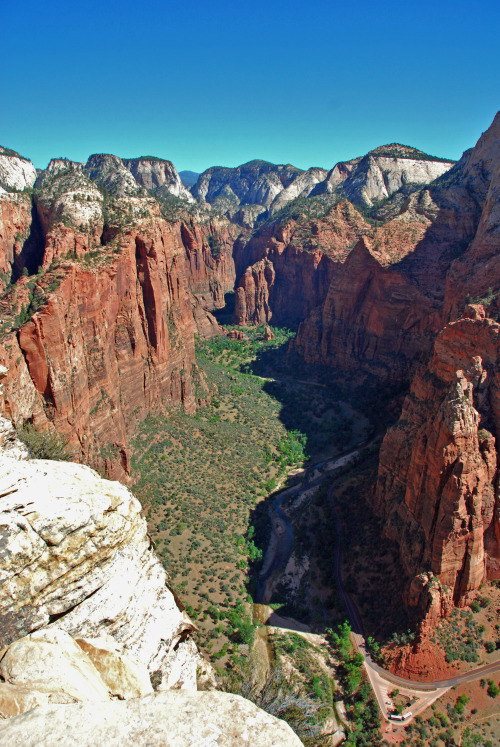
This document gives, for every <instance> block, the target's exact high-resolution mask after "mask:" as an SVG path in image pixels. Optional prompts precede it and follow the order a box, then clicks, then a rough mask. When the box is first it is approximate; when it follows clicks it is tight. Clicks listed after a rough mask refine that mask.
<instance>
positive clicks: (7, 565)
mask: <svg viewBox="0 0 500 747" xmlns="http://www.w3.org/2000/svg"><path fill="white" fill-rule="evenodd" d="M3 424H4V426H5V421H3ZM4 439H5V440H6V441H7V442H8V441H9V438H8V426H7V427H5V428H4ZM11 443H12V439H11ZM11 453H13V454H14V455H13V456H11V455H10V454H11ZM22 456H23V454H22V452H21V451H20V450H18V451H16V450H15V449H14V450H13V451H11V452H8V451H7V450H5V449H4V450H2V451H1V452H0V554H1V558H2V563H1V570H0V589H1V591H0V620H1V623H2V624H1V627H0V646H1V647H4V646H8V645H9V644H10V643H12V642H13V641H15V640H16V639H18V638H20V637H22V636H26V635H27V634H29V633H32V632H33V631H36V630H40V629H41V628H49V629H50V628H52V627H57V628H58V629H60V630H63V631H66V632H68V633H69V634H70V635H71V636H73V637H81V638H92V639H93V638H99V637H101V636H103V635H104V636H107V637H110V638H111V639H112V640H113V641H114V642H115V643H116V644H117V645H118V646H119V647H121V648H122V649H123V650H125V649H126V650H127V652H128V653H129V654H130V655H132V656H133V657H134V658H136V659H137V660H138V661H139V662H142V664H143V665H145V666H146V667H147V670H148V671H149V673H150V674H152V673H155V677H156V680H157V682H158V683H159V688H160V689H167V688H170V687H185V688H194V689H195V688H196V668H197V665H198V664H199V663H200V661H201V660H200V657H199V654H198V652H197V649H196V646H195V644H194V642H193V641H192V639H191V638H190V637H189V631H190V630H192V629H193V627H194V626H193V625H192V623H191V622H190V621H189V619H188V618H187V616H186V614H185V613H184V612H183V610H182V606H181V605H180V604H179V603H178V602H177V601H176V598H175V596H174V594H173V593H172V591H171V590H170V589H169V586H168V578H167V575H166V573H165V570H164V569H163V567H162V565H161V563H160V561H159V560H158V558H157V557H156V555H155V553H154V552H153V549H152V546H151V542H150V539H149V537H148V534H147V526H146V521H145V519H144V518H143V516H142V515H141V505H140V503H139V501H137V499H136V498H134V496H133V495H132V494H131V493H130V491H129V490H128V489H127V488H125V487H124V486H123V485H121V484H120V483H118V482H110V481H108V480H103V479H102V478H101V477H99V475H98V474H97V473H96V472H94V471H93V470H92V469H90V467H85V466H83V465H79V464H73V463H67V462H55V461H49V460H30V459H26V457H25V458H24V459H23V458H22Z"/></svg>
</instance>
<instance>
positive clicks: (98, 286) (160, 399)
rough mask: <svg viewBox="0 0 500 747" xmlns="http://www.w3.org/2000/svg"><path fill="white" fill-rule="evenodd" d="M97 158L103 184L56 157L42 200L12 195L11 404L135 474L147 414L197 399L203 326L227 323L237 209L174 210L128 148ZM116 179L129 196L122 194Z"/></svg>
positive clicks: (102, 465)
mask: <svg viewBox="0 0 500 747" xmlns="http://www.w3.org/2000/svg"><path fill="white" fill-rule="evenodd" d="M92 163H93V166H94V169H95V173H94V176H95V177H96V179H97V182H98V184H96V182H94V181H92V180H91V179H90V178H89V177H88V176H87V174H86V173H85V172H84V170H83V169H82V167H81V165H80V164H72V163H70V162H65V161H61V162H59V161H54V162H52V163H51V165H50V166H49V168H48V169H47V171H46V172H44V173H43V174H42V175H41V176H40V177H39V178H38V180H37V182H36V185H35V191H34V195H33V207H32V205H31V200H30V199H29V196H27V195H25V194H23V195H18V194H13V195H12V194H4V195H2V196H1V197H0V208H1V210H2V223H1V230H0V239H1V242H0V250H1V254H0V260H1V262H2V263H3V266H4V267H5V268H6V269H5V273H6V275H5V277H6V276H7V275H8V276H9V278H10V274H12V275H15V274H16V272H17V275H18V278H17V281H16V283H15V285H13V286H8V287H7V292H6V293H4V296H3V298H2V302H1V312H2V328H1V329H2V339H1V341H0V346H1V347H0V355H1V356H2V361H3V362H4V363H5V364H6V365H7V367H8V368H9V374H8V377H7V380H6V384H5V390H6V396H5V412H6V414H8V416H9V417H11V418H12V419H13V420H14V422H15V423H16V424H17V425H21V424H22V423H23V422H24V421H26V420H31V421H33V422H34V423H35V424H36V425H37V426H39V427H55V429H56V430H57V431H58V432H60V433H62V434H63V435H65V436H67V438H68V439H69V442H70V446H71V448H72V449H73V451H74V454H75V456H76V457H77V458H78V459H82V460H83V461H85V462H87V463H89V464H92V465H93V466H95V467H97V468H99V469H100V470H104V471H106V473H107V474H108V475H109V476H113V477H117V478H123V477H126V474H127V473H128V468H129V454H128V439H129V430H130V427H131V426H133V424H134V423H135V422H136V421H137V420H138V419H140V418H142V417H144V416H145V415H146V414H147V413H148V412H150V411H151V410H152V409H161V408H163V407H165V406H168V405H169V404H173V405H176V404H179V405H182V406H183V407H184V408H185V409H186V410H187V411H188V412H194V410H195V407H196V401H195V395H194V389H195V386H200V387H201V388H202V389H203V386H204V383H203V381H202V380H201V378H200V377H199V375H198V372H197V369H196V366H195V356H194V335H195V332H196V333H197V334H200V335H201V336H205V337H206V336H210V335H212V334H217V333H218V325H217V323H216V321H215V319H214V318H213V317H212V315H211V314H210V312H209V309H211V308H214V307H217V306H221V305H223V303H224V293H225V292H226V291H227V290H228V289H229V288H232V285H233V282H234V280H233V278H234V265H233V262H232V257H231V247H232V240H233V239H232V234H231V230H232V229H231V227H230V226H229V224H228V222H227V221H226V220H225V219H215V218H214V219H211V220H208V221H206V222H204V223H202V224H198V223H197V222H196V220H195V219H194V218H192V217H189V216H186V218H185V220H183V221H175V222H170V221H167V220H165V219H164V218H163V216H162V215H161V212H160V209H159V206H158V203H157V202H156V201H155V200H154V199H153V198H151V197H149V196H148V195H146V194H143V192H142V191H141V190H143V188H142V187H140V186H138V185H137V190H138V191H137V190H136V187H134V185H133V184H131V183H130V181H129V180H130V179H133V177H132V174H131V173H130V172H129V171H128V170H127V169H125V167H124V166H123V165H122V164H121V162H120V163H119V164H118V166H119V168H118V169H117V170H116V171H113V168H114V166H115V162H114V160H113V159H112V158H111V157H108V156H106V157H105V159H104V161H103V160H102V159H97V158H94V160H93V161H92ZM98 168H99V169H101V171H100V172H98ZM122 177H123V179H124V180H125V181H123V179H122ZM104 181H105V182H106V184H107V188H109V189H111V188H113V189H115V193H116V195H126V196H116V197H113V198H110V197H109V195H106V193H103V192H102V191H100V189H99V184H100V183H103V182H104ZM131 190H132V191H136V192H137V194H135V192H134V195H130V194H128V193H129V192H130V191H131ZM32 213H33V214H34V216H35V217H33V216H32ZM9 269H10V273H9ZM21 270H23V271H22V272H21ZM30 272H31V273H33V272H34V273H36V274H31V275H30ZM6 282H7V277H6Z"/></svg>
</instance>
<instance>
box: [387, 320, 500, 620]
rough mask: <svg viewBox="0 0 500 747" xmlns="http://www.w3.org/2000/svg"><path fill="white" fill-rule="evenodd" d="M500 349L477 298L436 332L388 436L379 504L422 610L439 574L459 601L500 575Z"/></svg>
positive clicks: (498, 330)
mask: <svg viewBox="0 0 500 747" xmlns="http://www.w3.org/2000/svg"><path fill="white" fill-rule="evenodd" d="M499 352H500V325H499V324H497V323H496V322H495V321H493V320H491V319H488V318H485V315H484V309H483V308H482V307H480V306H470V307H469V309H468V311H467V313H466V315H465V316H464V317H463V318H462V319H460V320H459V321H457V322H453V323H451V324H449V325H448V326H447V327H446V328H445V329H444V330H443V331H442V332H441V333H440V334H439V335H438V337H437V339H436V342H435V345H434V353H433V356H432V358H431V361H430V363H429V364H428V365H427V366H423V367H422V368H421V370H420V371H419V373H418V374H417V376H416V377H415V380H414V381H413V384H412V387H411V391H410V394H409V395H408V396H407V398H406V400H405V403H404V406H403V411H402V413H401V418H400V420H399V422H398V423H397V425H396V426H394V427H393V428H391V429H390V430H389V431H388V433H387V435H386V436H385V439H384V442H383V444H382V448H381V452H380V465H379V474H378V482H377V490H376V497H375V505H376V508H377V509H378V510H379V511H380V512H381V513H382V515H383V516H384V517H385V528H386V532H387V534H388V535H389V536H390V537H392V538H393V539H395V540H396V541H397V542H398V544H399V546H400V556H401V561H402V563H403V566H404V568H405V569H406V571H407V573H408V575H409V577H410V579H414V581H413V582H412V585H411V586H410V588H409V596H408V598H409V601H410V603H412V604H415V605H419V606H420V607H421V608H422V611H426V607H427V606H428V605H429V603H430V597H429V596H428V587H429V584H430V583H432V581H431V579H432V576H435V577H437V579H438V580H439V582H440V584H441V586H442V587H444V591H445V594H446V593H448V594H449V595H450V597H451V598H452V599H453V601H454V603H455V604H459V605H461V604H464V603H466V602H467V601H468V600H469V599H470V598H471V595H473V594H474V592H475V591H476V590H477V589H478V588H479V585H480V584H481V582H482V581H483V580H484V579H485V578H486V577H489V578H499V577H500V521H499V509H500V501H499V495H498V490H497V488H496V476H497V452H496V447H495V438H496V436H497V434H498V432H499V431H498V429H499V427H500V396H499V391H500V390H499V384H500V371H499V369H498V356H499ZM423 573H424V574H430V575H427V576H426V577H425V578H424V582H422V575H421V574H423ZM419 578H420V580H419ZM447 590H448V591H447Z"/></svg>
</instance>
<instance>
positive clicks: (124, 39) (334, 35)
mask: <svg viewBox="0 0 500 747" xmlns="http://www.w3.org/2000/svg"><path fill="white" fill-rule="evenodd" d="M499 40H500V2H498V0H476V1H475V2H473V1H472V0H470V1H468V2H463V1H462V0H422V1H421V2H408V0H398V1H397V2H393V1H392V0H389V1H388V2H381V1H380V0H372V1H371V2H368V1H367V0H342V2H339V1H338V0H328V1H327V0H301V2H297V1H296V0H286V1H285V0H267V2H264V1H263V0H252V2H249V1H248V0H232V1H231V2H229V0H211V1H210V2H209V1H208V0H205V2H199V1H198V0H193V2H189V1H188V0H184V2H182V0H177V2H171V1H170V0H140V1H139V2H133V1H132V0H120V1H119V2H118V0H116V1H114V2H110V1H109V0H102V1H101V0H90V1H88V2H81V1H79V0H73V2H72V1H71V0H64V2H63V1H62V0H46V2H40V1H39V0H37V2H34V1H33V0H6V2H4V3H3V4H2V12H1V16H0V63H1V70H2V76H1V81H2V82H1V93H0V97H1V98H0V107H1V108H0V112H1V114H0V143H1V144H2V145H5V146H7V147H10V148H14V149H15V150H18V151H19V152H20V153H22V154H23V155H25V156H27V157H28V158H31V159H32V160H33V162H34V163H35V165H36V166H39V167H42V168H43V167H45V166H46V164H47V162H48V160H49V159H50V158H51V157H52V156H67V157H69V158H72V159H75V160H80V161H81V160H86V159H87V157H88V156H89V155H90V154H91V153H96V152H108V153H115V154H117V155H120V156H127V157H133V156H139V155H158V156H161V157H163V158H168V159H170V160H172V161H173V162H174V164H175V166H176V167H177V168H178V169H179V170H181V169H192V170H193V171H202V170H204V169H206V168H208V167H209V166H211V165H225V166H235V165H237V164H240V163H244V162H245V161H249V160H251V159H253V158H263V159H265V160H268V161H273V162H275V163H293V164H294V165H296V166H299V167H302V168H307V167H308V166H324V167H327V168H328V167H331V166H333V164H334V163H336V162H337V161H339V160H343V159H348V158H352V157H354V156H357V155H362V154H364V153H366V152H367V151H368V150H370V149H371V148H374V147H376V146H377V145H381V144H384V143H389V142H401V143H404V144H407V145H413V146H415V147H417V148H420V149H421V150H425V151H427V152H429V153H431V154H435V155H442V156H447V157H450V158H458V157H459V156H460V155H461V153H462V151H463V150H464V149H466V148H468V147H470V146H472V145H474V143H475V141H476V140H477V138H478V137H479V135H480V134H481V132H482V131H484V130H485V129H486V128H487V127H488V126H489V125H490V123H491V121H492V119H493V116H494V115H495V113H496V111H497V110H498V109H499V108H500V51H499V47H500V42H499Z"/></svg>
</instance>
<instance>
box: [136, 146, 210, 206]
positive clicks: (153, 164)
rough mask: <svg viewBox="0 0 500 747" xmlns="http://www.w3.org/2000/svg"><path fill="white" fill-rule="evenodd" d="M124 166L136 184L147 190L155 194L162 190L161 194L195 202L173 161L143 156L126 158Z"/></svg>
mask: <svg viewBox="0 0 500 747" xmlns="http://www.w3.org/2000/svg"><path fill="white" fill-rule="evenodd" d="M123 164H124V166H125V167H126V168H127V169H128V170H129V171H130V173H131V174H132V176H133V177H134V179H135V180H136V182H137V183H138V184H140V185H141V186H142V187H145V188H146V189H147V190H149V191H154V192H156V191H157V190H160V194H171V195H174V197H180V198H182V199H183V200H188V202H194V201H195V200H194V198H193V196H192V194H191V193H190V192H188V190H187V189H186V188H185V186H184V185H183V183H182V181H181V178H180V176H179V174H178V173H177V171H176V169H175V167H174V165H173V163H172V162H171V161H165V160H163V159H162V158H155V157H153V156H141V158H128V159H127V158H124V159H123Z"/></svg>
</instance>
